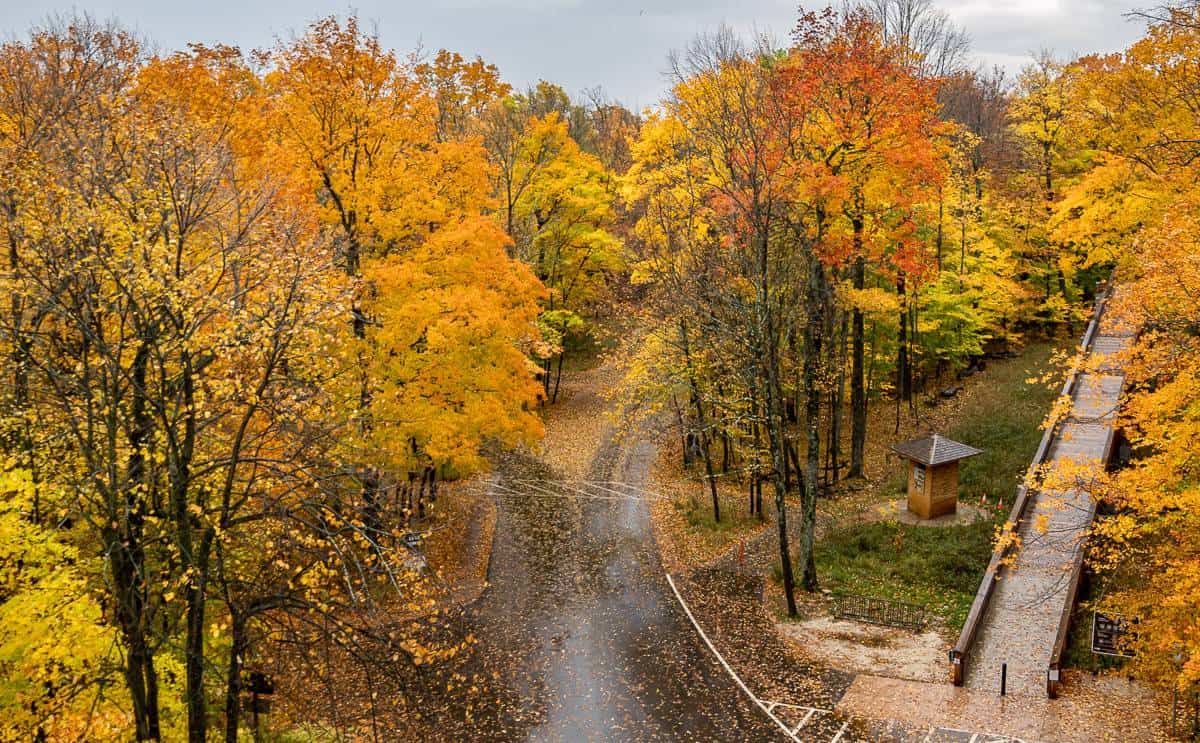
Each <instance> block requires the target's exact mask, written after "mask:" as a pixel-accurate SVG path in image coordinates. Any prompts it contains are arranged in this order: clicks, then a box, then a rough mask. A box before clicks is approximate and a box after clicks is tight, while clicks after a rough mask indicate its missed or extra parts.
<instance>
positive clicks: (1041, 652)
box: [965, 303, 1132, 696]
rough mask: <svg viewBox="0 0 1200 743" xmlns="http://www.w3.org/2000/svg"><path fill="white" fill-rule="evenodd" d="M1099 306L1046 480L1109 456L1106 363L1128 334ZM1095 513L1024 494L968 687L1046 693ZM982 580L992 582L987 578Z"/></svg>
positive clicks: (1089, 507) (1061, 496)
mask: <svg viewBox="0 0 1200 743" xmlns="http://www.w3.org/2000/svg"><path fill="white" fill-rule="evenodd" d="M1105 306H1106V303H1104V304H1101V305H1100V306H1099V307H1098V309H1097V312H1098V319H1097V321H1096V325H1097V327H1096V330H1095V333H1094V336H1093V337H1092V338H1090V339H1085V344H1086V346H1085V347H1086V352H1085V356H1084V360H1083V362H1082V364H1081V367H1080V368H1081V370H1083V371H1081V372H1080V374H1079V376H1078V377H1077V380H1076V383H1075V384H1074V386H1073V388H1072V390H1071V408H1070V412H1069V413H1068V414H1067V417H1066V418H1065V419H1064V420H1063V421H1062V423H1061V424H1060V425H1059V426H1058V427H1057V428H1056V429H1055V430H1054V433H1053V437H1052V438H1051V440H1050V443H1049V448H1048V449H1046V453H1045V457H1044V460H1043V461H1044V462H1045V463H1046V464H1047V467H1048V471H1049V472H1051V473H1053V472H1054V471H1055V470H1056V469H1060V470H1061V471H1064V472H1066V471H1067V470H1069V469H1070V468H1076V469H1078V468H1080V467H1084V466H1087V465H1094V464H1096V463H1097V462H1104V461H1106V460H1107V459H1108V457H1109V454H1110V450H1111V447H1112V442H1113V437H1114V434H1115V429H1114V426H1115V414H1116V410H1117V407H1118V405H1119V403H1120V397H1121V392H1122V389H1123V387H1124V379H1125V377H1124V374H1123V373H1122V372H1121V370H1120V369H1119V368H1118V367H1117V366H1116V365H1115V364H1114V363H1112V362H1110V361H1109V359H1108V358H1106V357H1111V356H1112V355H1113V354H1117V353H1119V352H1121V351H1123V350H1124V349H1125V348H1127V347H1128V345H1129V343H1130V342H1131V338H1132V333H1131V332H1130V331H1129V329H1128V328H1125V327H1122V326H1121V325H1120V324H1119V323H1118V321H1116V320H1114V319H1113V318H1112V317H1111V316H1110V315H1108V314H1107V313H1105V312H1104V307H1105ZM1088 341H1090V343H1089V342H1088ZM1039 452H1040V450H1039ZM1051 477H1053V475H1051ZM1095 509H1096V504H1095V502H1094V501H1093V500H1092V498H1091V496H1090V495H1089V494H1088V492H1087V491H1086V489H1084V488H1064V489H1055V490H1049V489H1047V490H1041V491H1031V492H1030V494H1029V502H1028V505H1027V506H1026V508H1025V512H1024V516H1023V518H1021V519H1020V521H1019V522H1018V525H1017V534H1018V535H1019V537H1020V547H1019V550H1018V552H1017V553H1016V559H1015V562H1014V563H1013V564H1012V565H1011V567H1004V566H1003V564H1002V565H1001V567H1000V568H999V570H998V571H997V572H996V574H995V575H996V578H995V580H996V584H995V588H994V592H993V594H992V597H991V600H990V601H989V602H988V603H987V604H986V606H985V608H984V612H983V614H982V617H981V619H980V623H979V630H978V633H977V635H976V636H975V642H974V643H973V646H971V647H970V648H969V655H968V657H967V669H966V679H965V680H966V685H967V687H968V688H971V689H975V690H980V691H984V690H987V691H993V692H997V693H999V691H1000V683H1001V673H1002V669H1003V668H1004V667H1005V666H1006V667H1007V683H1006V691H1007V693H1009V694H1016V695H1030V696H1033V695H1044V694H1046V693H1047V681H1048V679H1047V673H1048V670H1049V664H1050V662H1051V656H1052V653H1053V650H1054V645H1055V642H1056V640H1057V639H1058V635H1059V627H1060V623H1061V621H1062V617H1063V612H1064V610H1068V609H1066V607H1065V604H1066V603H1067V602H1069V601H1072V600H1073V599H1074V595H1073V594H1074V592H1073V591H1072V590H1071V588H1072V587H1071V582H1072V576H1073V573H1074V568H1075V564H1076V559H1077V557H1078V554H1079V551H1080V550H1081V549H1082V548H1083V541H1084V538H1085V536H1086V531H1087V529H1088V527H1089V526H1090V525H1091V522H1092V517H1093V516H1094V514H1095ZM984 580H985V581H988V580H992V573H991V572H989V573H988V575H987V577H985V578H984ZM976 602H977V603H978V602H979V599H978V598H977V599H976Z"/></svg>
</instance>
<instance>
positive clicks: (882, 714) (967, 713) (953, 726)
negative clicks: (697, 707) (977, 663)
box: [835, 673, 1168, 743]
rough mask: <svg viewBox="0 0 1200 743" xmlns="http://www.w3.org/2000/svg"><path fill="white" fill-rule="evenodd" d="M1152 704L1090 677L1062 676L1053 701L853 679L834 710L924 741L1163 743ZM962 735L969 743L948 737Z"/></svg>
mask: <svg viewBox="0 0 1200 743" xmlns="http://www.w3.org/2000/svg"><path fill="white" fill-rule="evenodd" d="M1158 701H1159V700H1156V699H1155V697H1154V695H1153V693H1152V692H1150V691H1148V690H1146V689H1145V688H1144V687H1141V686H1138V685H1135V684H1131V683H1129V682H1127V681H1125V680H1124V679H1121V678H1116V677H1111V676H1110V677H1103V676H1102V677H1099V678H1093V677H1092V676H1091V675H1090V674H1074V673H1072V674H1070V675H1069V676H1068V678H1067V684H1066V688H1065V689H1064V691H1063V693H1062V695H1061V696H1060V697H1059V698H1058V699H1053V700H1051V699H1047V698H1046V697H1045V696H1041V697H1037V696H1018V697H1000V696H999V695H998V694H995V693H988V692H979V691H974V690H971V689H964V688H961V687H955V686H951V685H950V684H949V683H948V682H947V683H940V684H937V683H933V684H931V683H922V682H920V681H904V680H900V679H892V678H883V677H880V676H869V675H865V674H864V675H859V676H857V677H855V679H854V681H853V683H851V684H850V688H848V689H847V690H846V693H845V694H844V695H843V696H842V698H841V700H840V701H839V702H838V704H837V706H836V708H835V709H836V711H838V712H840V713H842V714H845V715H848V716H860V717H866V718H873V719H890V720H893V721H896V722H898V723H902V724H904V725H907V726H909V727H911V728H916V729H923V730H927V731H928V733H929V734H928V736H927V737H926V740H930V741H942V740H945V741H950V740H961V741H962V742H963V743H966V741H967V740H973V741H975V743H982V742H983V741H1024V743H1035V742H1040V743H1100V742H1102V741H1122V742H1125V741H1128V742H1129V743H1140V742H1141V741H1146V742H1147V743H1149V742H1151V741H1162V740H1167V739H1168V731H1167V730H1166V729H1165V728H1164V722H1163V719H1162V716H1161V704H1159V703H1158ZM962 731H967V732H969V733H970V734H971V735H975V736H976V737H974V738H971V737H970V736H969V735H968V736H963V737H961V738H956V737H954V734H955V733H956V732H962ZM976 731H978V733H977V734H976Z"/></svg>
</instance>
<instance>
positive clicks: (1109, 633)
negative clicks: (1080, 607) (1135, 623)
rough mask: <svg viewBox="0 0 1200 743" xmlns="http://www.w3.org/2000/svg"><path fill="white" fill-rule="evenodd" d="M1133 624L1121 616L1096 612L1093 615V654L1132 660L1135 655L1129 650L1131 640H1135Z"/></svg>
mask: <svg viewBox="0 0 1200 743" xmlns="http://www.w3.org/2000/svg"><path fill="white" fill-rule="evenodd" d="M1132 636H1133V632H1132V623H1131V622H1129V621H1128V620H1126V619H1125V618H1124V617H1122V616H1120V615H1112V616H1110V615H1108V614H1101V613H1100V612H1096V613H1095V614H1093V615H1092V652H1093V653H1096V654H1097V655H1115V656H1117V657H1119V658H1132V657H1133V653H1132V652H1130V651H1129V650H1128V648H1127V643H1128V641H1129V640H1131V639H1133V637H1132Z"/></svg>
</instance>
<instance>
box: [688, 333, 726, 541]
mask: <svg viewBox="0 0 1200 743" xmlns="http://www.w3.org/2000/svg"><path fill="white" fill-rule="evenodd" d="M679 337H680V340H681V341H682V342H683V358H684V361H685V363H686V364H687V374H688V382H689V384H690V385H691V388H692V404H693V406H694V407H695V409H696V425H697V426H699V428H700V449H701V456H703V457H704V473H705V475H706V476H707V477H708V488H709V491H710V492H711V494H712V507H713V521H716V522H718V523H720V521H721V499H720V498H719V497H718V495H717V477H716V474H715V473H714V472H713V465H712V452H711V451H710V448H709V437H708V425H707V422H706V420H705V416H704V402H703V400H702V399H701V397H700V385H699V384H698V383H697V381H696V371H695V369H693V368H692V354H691V351H690V348H689V346H688V331H687V323H685V322H684V321H683V320H680V321H679Z"/></svg>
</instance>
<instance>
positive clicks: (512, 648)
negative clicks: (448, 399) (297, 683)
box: [431, 440, 780, 741]
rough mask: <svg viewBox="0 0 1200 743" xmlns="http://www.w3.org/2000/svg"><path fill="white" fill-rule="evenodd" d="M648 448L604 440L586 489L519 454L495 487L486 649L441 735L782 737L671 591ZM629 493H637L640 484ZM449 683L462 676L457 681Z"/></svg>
mask: <svg viewBox="0 0 1200 743" xmlns="http://www.w3.org/2000/svg"><path fill="white" fill-rule="evenodd" d="M653 455H654V452H653V449H652V447H650V446H648V445H645V444H641V445H633V446H628V447H624V448H622V447H619V446H618V445H617V444H616V443H615V442H614V441H612V440H606V441H605V442H604V444H603V446H602V447H601V448H600V451H599V452H598V453H597V454H596V456H595V458H594V460H593V462H592V466H591V468H590V471H589V472H588V475H589V480H588V481H586V482H568V481H564V480H562V479H561V478H559V477H558V476H557V475H556V474H555V473H554V472H552V471H550V470H549V469H548V468H547V467H546V466H545V465H544V464H542V463H541V462H539V461H537V460H535V459H532V458H528V457H514V458H512V459H511V460H510V461H509V462H507V463H506V464H505V465H504V467H503V468H502V471H501V472H500V473H499V475H500V476H499V477H498V478H496V480H495V482H494V484H493V485H492V488H493V490H492V492H493V495H494V497H495V498H496V501H497V504H498V510H499V516H498V521H497V527H496V536H495V543H494V546H493V552H492V561H491V566H490V569H489V582H490V584H491V585H490V587H489V588H488V589H487V591H486V592H485V593H484V594H483V596H482V597H481V598H480V599H479V600H478V601H477V602H476V603H475V604H474V605H473V606H472V607H471V608H470V609H469V610H468V612H467V615H466V617H465V623H466V625H467V629H468V630H469V631H470V632H472V633H473V634H474V635H475V637H476V638H477V644H476V645H475V646H474V647H473V648H472V649H471V651H470V653H469V655H468V657H467V659H466V662H465V664H464V665H462V666H461V667H460V668H459V669H457V670H456V671H455V673H457V674H460V675H461V677H462V678H464V679H467V681H466V682H465V683H463V684H462V686H461V687H459V688H460V690H461V689H462V688H464V687H466V686H467V685H468V684H470V685H474V686H477V687H479V688H480V691H481V692H482V693H481V694H478V695H477V697H475V698H476V699H478V701H477V702H475V703H472V702H471V699H472V697H471V696H470V695H466V694H464V695H462V696H461V697H459V698H457V699H455V696H456V695H455V694H454V693H453V690H452V691H451V693H449V694H447V695H446V698H445V699H444V700H443V703H442V704H441V705H440V709H438V710H436V712H435V714H436V716H437V717H438V718H440V721H439V722H438V723H437V724H436V725H435V726H433V727H432V728H431V732H432V733H433V734H434V735H437V736H438V737H441V734H445V738H444V739H461V738H460V736H461V735H463V734H464V733H466V732H467V729H469V730H470V732H471V733H472V734H473V736H475V739H477V740H531V741H591V740H612V741H626V740H627V741H643V740H680V741H689V740H694V741H714V740H775V739H779V738H780V736H779V734H778V732H777V731H776V730H774V729H773V728H772V727H771V725H770V723H769V721H768V720H767V719H766V718H765V717H764V716H763V715H762V713H761V711H759V710H758V709H757V708H756V707H754V706H753V705H752V704H751V703H750V702H749V700H748V699H746V698H745V697H744V696H743V695H742V693H741V692H740V690H739V689H738V688H737V687H736V685H735V684H734V682H733V681H732V680H731V679H730V678H729V676H728V675H727V674H726V673H725V671H724V670H723V669H722V668H721V667H720V666H719V665H718V664H717V663H716V661H715V660H714V659H713V658H712V656H711V655H710V654H708V651H707V650H706V649H704V648H703V647H702V646H701V645H700V644H699V640H698V638H697V636H696V634H695V631H694V629H693V628H692V626H691V624H690V623H689V622H688V620H687V618H686V616H685V615H684V614H683V612H682V610H681V608H680V606H679V604H678V603H677V602H676V600H675V598H674V596H673V595H672V593H671V590H670V587H669V585H668V584H667V582H666V579H665V576H664V573H663V570H662V567H661V565H660V563H659V559H658V555H657V550H656V547H655V542H654V537H653V534H652V531H651V525H650V517H649V509H648V506H647V503H646V501H645V497H646V495H645V493H644V492H643V491H641V490H640V489H639V488H638V487H637V486H638V485H639V484H640V483H641V482H643V481H644V478H645V475H646V472H647V471H648V467H649V466H650V463H651V459H652V457H653ZM631 486H632V487H631ZM450 676H451V678H450V679H449V680H450V681H451V682H452V681H453V678H454V675H453V674H450Z"/></svg>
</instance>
